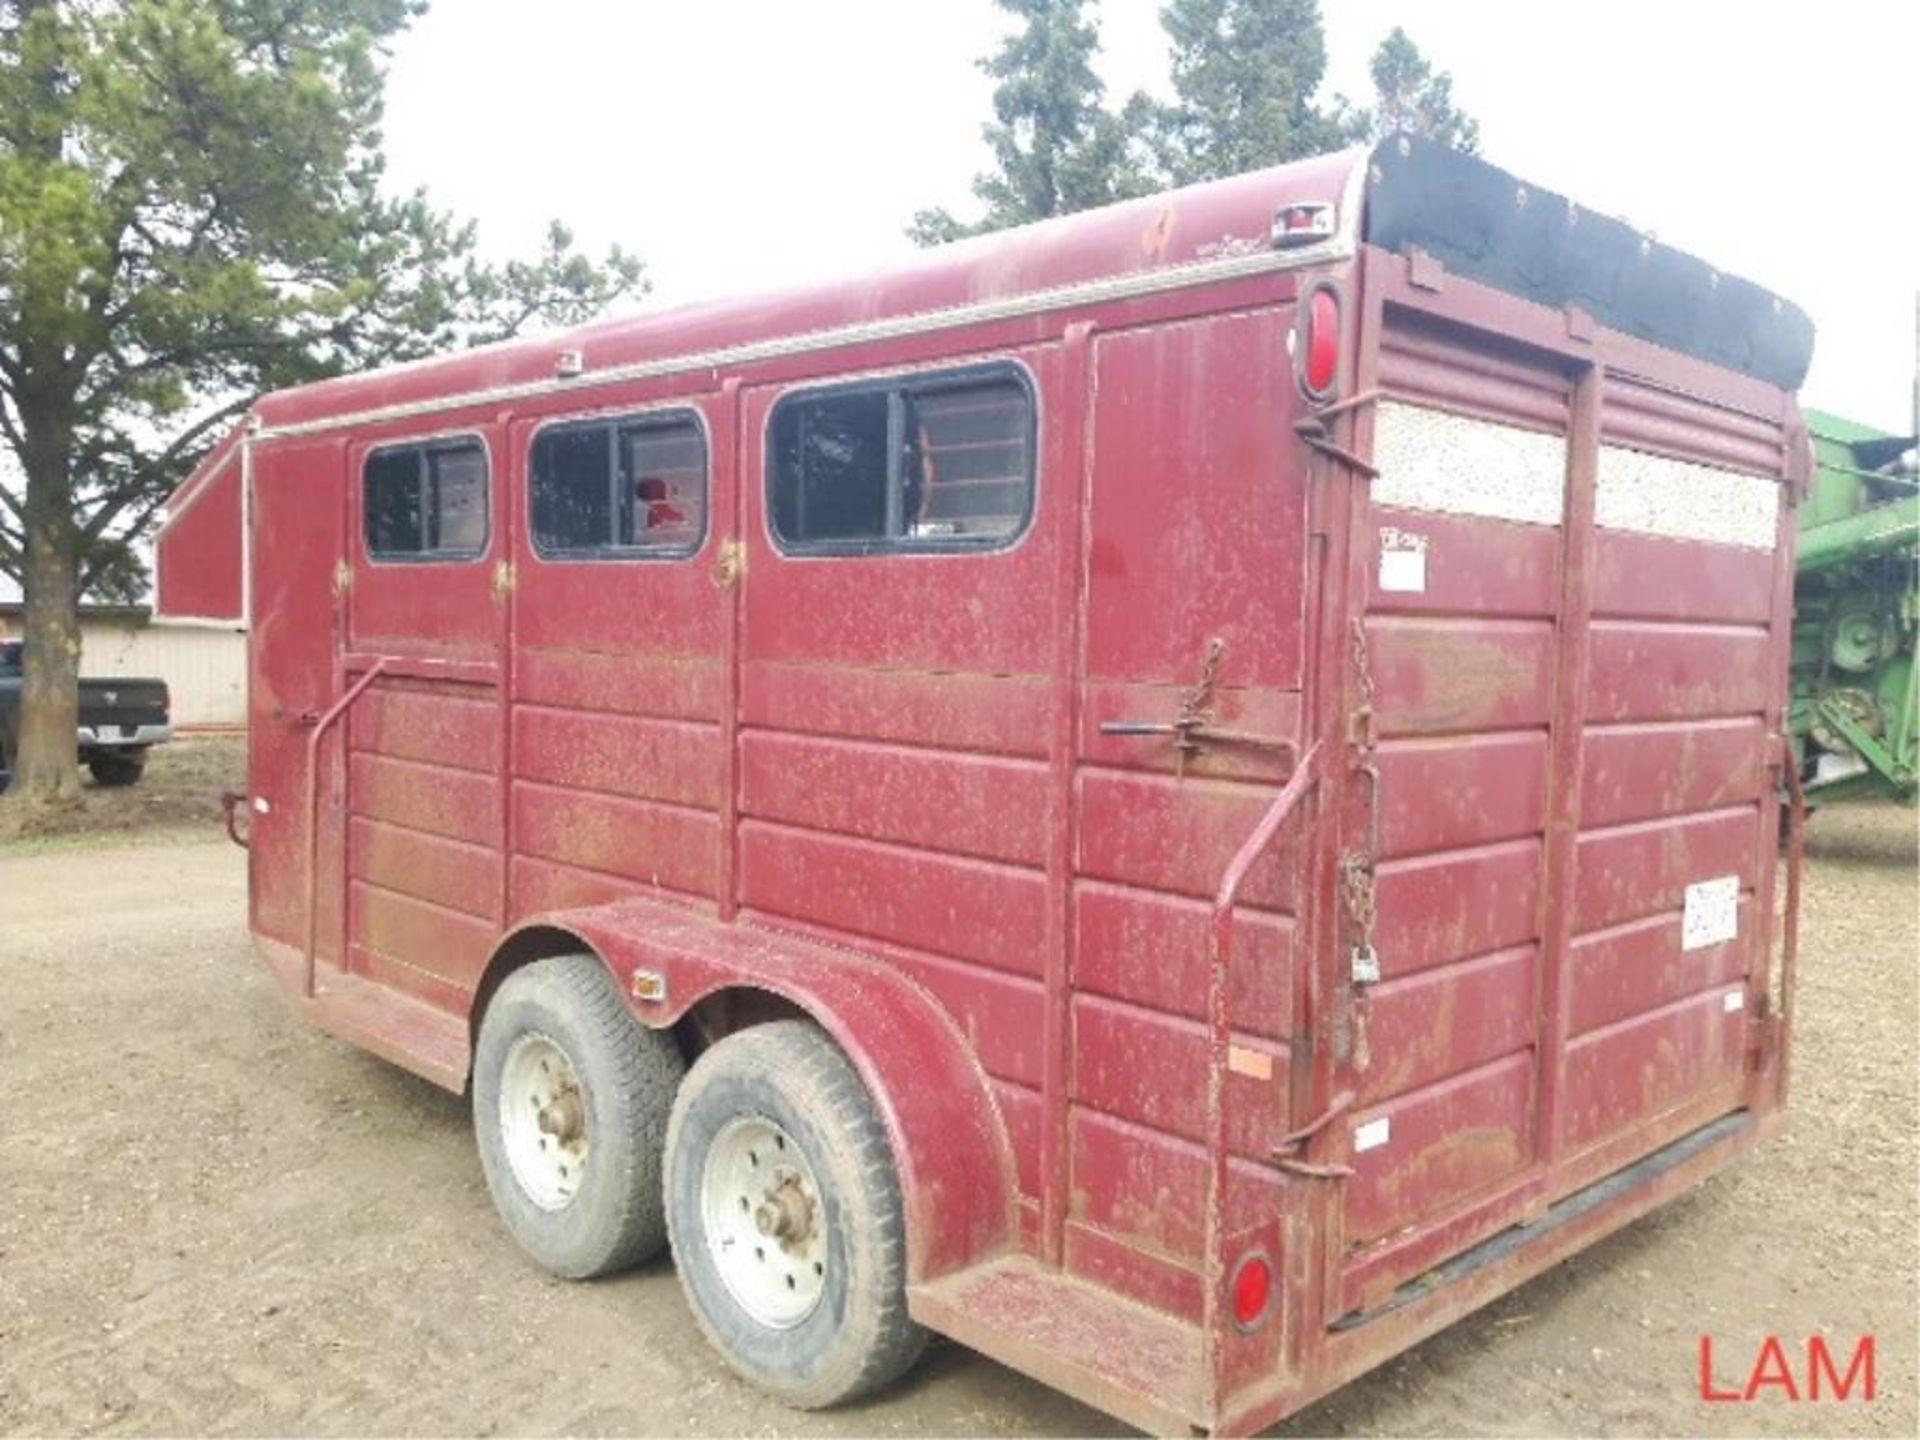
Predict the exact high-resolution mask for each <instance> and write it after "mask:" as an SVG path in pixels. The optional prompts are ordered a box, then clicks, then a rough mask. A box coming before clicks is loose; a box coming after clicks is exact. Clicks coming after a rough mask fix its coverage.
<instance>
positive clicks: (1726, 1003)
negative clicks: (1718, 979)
mask: <svg viewBox="0 0 1920 1440" xmlns="http://www.w3.org/2000/svg"><path fill="white" fill-rule="evenodd" d="M1720 1008H1721V1009H1722V1010H1724V1011H1726V1012H1727V1014H1729V1015H1731V1014H1733V1012H1734V1011H1736V1010H1744V1009H1746V1008H1747V992H1746V991H1744V990H1729V991H1728V992H1727V993H1726V994H1725V995H1723V996H1722V997H1721V998H1720Z"/></svg>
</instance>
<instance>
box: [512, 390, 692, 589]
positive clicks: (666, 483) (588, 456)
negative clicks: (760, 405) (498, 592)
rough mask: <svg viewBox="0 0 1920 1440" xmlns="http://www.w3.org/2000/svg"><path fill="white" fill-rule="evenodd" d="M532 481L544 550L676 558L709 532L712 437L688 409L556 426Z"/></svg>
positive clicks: (536, 536) (543, 444)
mask: <svg viewBox="0 0 1920 1440" xmlns="http://www.w3.org/2000/svg"><path fill="white" fill-rule="evenodd" d="M529 483H530V489H531V492H532V510H533V548H534V550H535V551H536V552H537V553H538V554H539V555H541V556H542V557H543V558H545V559H549V560H613V559H624V558H640V557H646V556H658V557H661V558H672V557H679V556H687V555H691V554H693V552H694V551H696V550H698V549H699V548H700V542H701V541H702V540H703V539H705V538H706V533H707V436H706V432H705V431H704V430H702V429H701V428H700V421H699V419H698V418H697V417H696V416H695V415H693V414H692V413H691V412H690V411H676V412H674V413H671V414H661V415H641V416H636V417H633V418H629V419H620V420H589V421H581V422H578V423H575V424H568V425H554V426H550V427H548V428H547V429H544V430H542V431H541V432H540V433H539V434H538V435H536V436H535V437H534V440H533V463H532V466H531V479H530V482H529Z"/></svg>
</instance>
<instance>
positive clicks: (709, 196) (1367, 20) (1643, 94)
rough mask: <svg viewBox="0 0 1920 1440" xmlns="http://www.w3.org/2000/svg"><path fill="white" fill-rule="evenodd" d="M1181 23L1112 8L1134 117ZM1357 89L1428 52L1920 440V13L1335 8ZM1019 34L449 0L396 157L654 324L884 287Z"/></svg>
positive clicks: (986, 28) (486, 239) (863, 10)
mask: <svg viewBox="0 0 1920 1440" xmlns="http://www.w3.org/2000/svg"><path fill="white" fill-rule="evenodd" d="M1158 8H1159V6H1158V0H1104V3H1103V4H1102V5H1101V6H1100V7H1099V10H1100V14H1101V17H1102V22H1103V23H1102V34H1103V37H1104V41H1105V48H1104V52H1103V54H1102V57H1101V68H1102V73H1103V75H1104V77H1105V78H1106V80H1107V83H1108V86H1109V91H1110V93H1111V94H1114V95H1124V94H1126V93H1128V92H1130V91H1132V90H1134V89H1136V88H1143V87H1144V88H1148V89H1160V88H1164V84H1165V43H1164V36H1163V35H1162V33H1161V30H1160V27H1159V22H1158V18H1157V12H1158ZM1321 8H1322V11H1323V12H1324V14H1325V18H1326V28H1327V42H1328V50H1329V60H1330V66H1329V74H1328V79H1327V90H1328V91H1329V92H1340V91H1344V92H1345V93H1347V94H1350V95H1353V96H1354V97H1356V98H1363V97H1364V96H1366V94H1367V93H1368V85H1367V78H1366V64H1367V59H1368V57H1369V56H1370V54H1371V53H1372V51H1373V48H1374V46H1375V45H1376V44H1377V43H1378V42H1379V40H1380V38H1381V37H1382V36H1383V35H1385V34H1386V33H1387V31H1388V30H1390V29H1391V28H1392V27H1393V26H1394V25H1395V24H1401V25H1404V26H1406V28H1407V29H1408V31H1409V32H1410V33H1411V34H1412V36H1413V38H1414V39H1415V41H1416V42H1417V43H1418V44H1419V45H1420V46H1421V47H1422V49H1423V50H1425V51H1426V53H1427V54H1428V56H1429V57H1431V58H1432V59H1433V60H1434V61H1435V62H1436V63H1437V64H1438V65H1439V66H1441V67H1442V68H1444V69H1447V70H1450V71H1452V72H1453V75H1454V86H1455V94H1456V95H1457V97H1458V98H1459V100H1460V101H1461V103H1462V104H1463V105H1465V107H1466V108H1467V109H1468V110H1469V111H1470V112H1471V113H1472V114H1474V115H1475V116H1476V117H1477V118H1478V119H1479V120H1480V124H1481V148H1482V152H1483V153H1484V154H1485V155H1486V156H1487V158H1489V159H1490V160H1492V161H1493V162H1494V163H1496V164H1498V165H1500V166H1501V167H1503V168H1505V169H1507V170H1510V171H1512V172H1514V173H1515V174H1517V175H1519V176H1521V177H1523V178H1525V179H1527V180H1529V181H1532V182H1533V183H1535V184H1538V185H1543V186H1546V187H1548V188H1550V189H1555V190H1559V191H1562V192H1564V193H1566V194H1568V195H1570V196H1571V197H1573V198H1574V199H1575V200H1577V201H1578V202H1580V203H1581V204H1583V205H1587V206H1590V207H1592V208H1595V209H1599V210H1604V211H1608V212H1611V213H1614V214H1618V215H1622V216H1625V217H1626V218H1628V219H1630V220H1632V221H1633V222H1634V223H1635V224H1637V225H1639V226H1641V227H1643V228H1645V229H1649V230H1652V231H1653V232H1654V233H1655V234H1657V235H1658V236H1659V237H1660V238H1661V239H1662V240H1665V241H1668V242H1670V243H1672V244H1675V245H1678V246H1680V247H1682V248H1683V249H1687V250H1690V251H1693V252H1694V253H1696V254H1698V255H1700V256H1702V257H1703V258H1705V259H1707V260H1709V261H1711V262H1712V263H1713V264H1715V265H1717V266H1719V267H1721V268H1723V269H1726V270H1730V271H1733V272H1734V273H1736V274H1741V275H1745V276H1747V277H1748V278H1750V279H1753V280H1757V281H1759V282H1760V283H1762V284H1763V285H1766V286H1767V287H1769V288H1770V289H1773V290H1776V291H1778V292H1779V293H1781V294H1783V295H1785V296H1787V297H1788V298H1790V299H1792V300H1794V301H1796V302H1797V303H1798V304H1800V305H1801V306H1803V307H1804V308H1805V309H1806V310H1807V311H1808V312H1809V313H1810V314H1811V315H1812V316H1813V319H1814V323H1815V325H1816V327H1817V328H1818V331H1819V338H1818V340H1817V342H1816V345H1815V349H1814V363H1813V373H1812V375H1811V377H1810V378H1809V380H1808V382H1807V385H1806V388H1805V390H1804V392H1803V398H1804V399H1805V401H1806V402H1807V403H1808V404H1810V405H1814V406H1818V407H1822V408H1826V409H1831V410H1835V411H1838V412H1840V413H1842V414H1845V415H1849V416H1852V417H1854V418H1856V419H1860V420H1864V421H1867V422H1869V423H1873V424H1877V425H1880V426H1883V427H1885V428H1887V429H1905V428H1906V427H1907V426H1909V425H1910V424H1911V415H1910V412H1911V406H1912V387H1913V376H1914V363H1915V361H1914V332H1915V313H1914V312H1915V297H1916V292H1917V291H1920V4H1914V3H1912V0H1879V3H1869V0H1824V3H1821V4H1817V5H1811V6H1809V5H1794V6H1791V7H1789V6H1786V5H1784V4H1769V3H1766V0H1745V3H1719V0H1605V3H1591V0H1589V3H1581V4H1577V5H1576V4H1571V3H1560V0H1322V7H1321ZM1005 29H1006V22H1005V17H1004V15H1003V14H1002V12H1000V11H999V10H998V9H997V8H996V7H995V6H994V5H993V4H992V3H991V0H540V3H537V4H529V3H527V0H434V4H433V8H432V9H431V11H430V12H429V13H428V15H427V16H426V18H425V19H424V20H422V21H421V22H420V23H419V24H418V25H417V26H416V27H415V28H414V29H413V30H412V31H411V32H410V33H409V34H408V35H406V36H405V37H404V38H402V39H401V40H400V41H399V42H398V44H397V45H396V47H395V50H394V53H393V57H392V73H391V85H390V95H389V106H388V123H387V148H388V154H389V157H390V161H391V174H392V177H393V180H394V182H395V184H396V185H406V186H411V185H415V184H419V185H425V186H426V187H427V188H428V190H429V191H430V192H431V194H432V196H433V198H434V199H435V200H436V201H437V202H438V203H439V204H441V205H442V206H444V207H446V208H449V209H452V210H454V211H456V212H457V213H460V214H463V215H467V216H471V217H473V218H474V219H476V220H478V221H479V222H480V233H481V239H482V244H483V246H484V248H485V249H486V250H487V251H488V252H489V253H492V254H495V255H502V256H504V255H508V254H513V253H519V252H525V251H527V250H529V249H531V248H532V247H533V246H534V245H535V244H537V242H538V240H539V236H540V232H541V229H542V227H543V226H544V224H545V221H546V219H547V218H548V217H551V216H557V217H560V218H562V219H565V220H566V221H568V222H569V223H570V224H571V225H573V227H574V228H575V230H576V232H577V233H578V235H579V236H580V237H581V239H582V240H583V242H585V243H588V244H590V245H593V246H595V247H599V246H603V245H605V244H606V243H608V242H611V241H616V240H617V241H618V242H620V243H621V244H622V245H624V246H626V247H627V248H628V249H630V250H632V251H634V252H636V253H637V254H639V255H640V256H641V258H642V259H644V260H645V261H646V262H647V265H648V271H649V276H650V278H651V279H652V281H653V285H654V291H653V294H652V295H651V296H650V297H649V298H648V301H647V303H648V304H649V305H659V304H671V303H674V302H677V301H681V300H687V299H692V298H695V297H698V296H705V295H711V294H717V293H726V292H751V291H753V290H755V289H760V288H763V287H767V286H770V285H780V284H785V283H788V282H791V281H794V280H799V279H807V278H813V277H826V276H832V275H835V274H844V273H853V272H857V271H859V270H860V269H861V268H862V267H863V266H868V265H871V264H874V263H876V262H881V261H884V260H886V259H888V258H890V257H897V256H899V255H901V254H903V253H905V252H906V251H907V249H908V248H909V247H908V245H907V242H906V240H905V239H904V238H903V235H902V227H903V226H904V225H905V224H906V223H907V221H908V219H909V218H910V217H911V215H912V213H913V211H914V210H916V209H918V208H921V207H923V206H928V205H935V204H948V205H950V206H953V207H954V208H956V209H960V210H962V212H963V213H964V212H965V206H966V203H967V201H968V199H969V194H968V189H967V185H968V181H969V179H970V178H971V177H972V175H973V174H974V173H975V171H977V170H978V169H980V168H981V166H982V165H983V164H984V163H985V160H986V150H985V146H984V145H983V144H982V143H981V140H980V125H981V122H982V121H983V120H984V119H985V118H986V117H987V114H988V95H989V90H990V82H989V81H988V80H987V78H986V77H985V76H983V75H981V74H980V72H979V71H978V69H977V68H976V67H975V65H974V63H973V62H974V61H975V59H976V58H977V57H979V56H980V55H981V54H983V53H985V52H987V51H989V50H991V49H992V48H993V47H994V45H995V44H996V43H997V40H998V38H999V36H1000V35H1001V34H1002V33H1004V31H1005Z"/></svg>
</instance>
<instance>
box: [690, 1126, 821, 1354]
mask: <svg viewBox="0 0 1920 1440" xmlns="http://www.w3.org/2000/svg"><path fill="white" fill-rule="evenodd" d="M700 1190H701V1217H702V1219H703V1221H704V1222H705V1229H706V1240H707V1249H708V1252H709V1253H710V1254H711V1255H712V1257H713V1261H714V1268H715V1269H716V1270H718V1271H719V1273H720V1278H721V1280H722V1282H723V1283H724V1284H725V1285H726V1287H727V1290H728V1293H730V1294H731V1295H732V1296H733V1298H734V1300H735V1301H736V1302H737V1303H738V1304H739V1306H740V1308H741V1309H742V1310H744V1311H745V1312H746V1313H747V1314H748V1315H749V1316H751V1317H752V1318H753V1319H754V1320H756V1321H758V1322H759V1323H760V1324H762V1325H765V1326H767V1327H768V1328H770V1329H775V1330H787V1329H791V1328H792V1327H794V1326H795V1325H798V1324H799V1323H800V1322H801V1321H803V1320H805V1319H806V1318H807V1316H809V1315H811V1314H812V1313H813V1311H814V1309H815V1307H816V1306H818V1305H819V1303H820V1297H821V1295H822V1294H824V1293H825V1290H826V1274H827V1256H828V1249H829V1245H828V1240H829V1236H828V1233H827V1232H828V1223H827V1215H826V1210H825V1207H824V1205H823V1204H822V1203H821V1196H820V1185H819V1182H818V1181H817V1180H816V1179H815V1178H814V1173H813V1167H812V1166H811V1165H810V1164H809V1163H808V1162H807V1158H806V1156H805V1155H804V1154H802V1153H801V1151H800V1147H799V1145H798V1144H796V1143H795V1141H794V1139H793V1137H792V1136H791V1135H789V1134H788V1133H787V1131H786V1130H785V1129H784V1128H782V1127H781V1126H780V1125H779V1124H778V1123H777V1122H775V1121H773V1120H769V1119H767V1118H765V1117H764V1116H758V1115H752V1116H741V1117H740V1118H739V1119H736V1120H734V1121H732V1122H730V1123H729V1124H728V1125H727V1126H726V1127H725V1128H724V1129H722V1130H721V1132H720V1133H719V1134H718V1135H716V1136H715V1137H714V1141H713V1144H712V1145H711V1146H710V1147H709V1148H708V1150H707V1157H706V1164H705V1168H704V1171H703V1173H702V1175H701V1186H700Z"/></svg>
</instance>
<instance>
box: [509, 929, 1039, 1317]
mask: <svg viewBox="0 0 1920 1440" xmlns="http://www.w3.org/2000/svg"><path fill="white" fill-rule="evenodd" d="M553 930H562V931H565V932H567V933H569V934H571V935H574V936H577V937H578V938H579V939H580V941H581V942H582V944H583V946H584V947H585V948H588V949H590V950H592V951H593V952H594V953H595V954H596V955H598V956H599V957H600V959H601V961H602V962H603V963H604V964H605V965H606V966H607V968H608V969H609V970H610V971H611V972H612V974H613V976H614V979H615V981H616V982H617V983H618V984H619V986H620V992H621V994H623V995H625V996H626V997H627V1001H628V1004H629V1005H631V1006H632V1008H633V1012H634V1014H635V1015H636V1016H637V1017H638V1018H639V1019H640V1021H641V1022H642V1023H643V1024H646V1025H648V1026H652V1027H654V1028H663V1027H666V1026H670V1025H673V1024H674V1023H675V1022H676V1021H678V1020H680V1019H681V1018H682V1017H683V1016H685V1015H686V1014H687V1012H688V1011H689V1010H691V1009H692V1008H693V1007H694V1006H695V1005H697V1004H699V1003H700V1002H701V1001H702V1000H704V999H707V998H708V997H710V996H713V995H716V994H718V993H720V992H722V991H726V990H731V989H757V990H762V991H766V992H768V993H771V994H774V995H777V996H780V997H782V998H783V999H785V1000H788V1001H790V1002H791V1003H793V1004H794V1005H796V1006H798V1007H799V1008H800V1009H801V1010H802V1011H804V1012H805V1013H806V1014H807V1015H808V1016H809V1017H811V1018H812V1019H813V1020H815V1021H816V1022H817V1023H818V1024H819V1025H820V1026H821V1027H822V1028H823V1029H824V1030H826V1032H827V1033H828V1034H829V1035H831V1036H832V1037H833V1039H834V1041H835V1043H837V1044H838V1045H839V1046H840V1048H841V1049H842V1050H844V1051H845V1052H846V1054H847V1056H848V1058H849V1059H850V1060H852V1061H853V1064H854V1067H855V1069H856V1070H858V1072H859V1074H860V1078H861V1080H862V1081H864V1082H865V1084H866V1087H867V1092H868V1093H869V1094H870V1095H871V1096H872V1097H873V1103H874V1108H875V1109H876V1110H877V1111H878V1112H879V1115H880V1117H881V1120H882V1123H884V1124H885V1126H886V1129H887V1135H888V1138H889V1140H890V1142H891V1144H892V1147H893V1155H894V1165H895V1169H896V1170H897V1172H898V1175H899V1180H900V1192H901V1200H902V1202H903V1206H904V1209H905V1213H906V1221H907V1265H908V1279H909V1281H911V1282H914V1283H920V1282H923V1281H927V1280H931V1279H934V1278H936V1277H938V1276H940V1275H943V1274H946V1273H948V1272H949V1271H953V1270H957V1269H961V1268H963V1267H965V1266H967V1265H970V1264H974V1263H976V1262H978V1261H980V1260H983V1259H986V1258H987V1257H989V1256H991V1255H994V1254H996V1253H998V1252H1000V1251H1002V1250H1006V1249H1009V1248H1011V1246H1012V1245H1013V1243H1014V1240H1015V1237H1016V1236H1017V1234H1018V1230H1017V1223H1018V1222H1017V1220H1016V1218H1015V1214H1016V1212H1015V1208H1014V1207H1015V1199H1016V1194H1017V1182H1016V1178H1015V1169H1014V1161H1013V1152H1012V1146H1011V1145H1010V1143H1009V1142H1008V1139H1007V1133H1006V1128H1005V1125H1004V1123H1003V1121H1002V1119H1001V1116H1000V1111H999V1107H998V1105H997V1104H996V1103H995V1101H994V1098H993V1092H992V1090H991V1088H990V1087H989V1085H988V1083H987V1078H986V1074H985V1072H984V1071H983V1070H982V1069H981V1068H980V1064H979V1061H978V1059H977V1058H976V1056H975V1055H974V1052H973V1050H972V1048H971V1047H970V1046H969V1045H968V1044H967V1042H966V1039H965V1037H964V1036H963V1035H962V1034H961V1032H960V1029H959V1027H958V1026H957V1025H955V1023H954V1021H953V1018H952V1017H951V1016H950V1015H949V1014H948V1013H947V1011H946V1010H945V1009H944V1007H942V1006H941V1005H940V1004H939V1002H938V1001H936V1000H935V999H934V998H933V997H932V996H931V995H930V994H929V993H928V992H927V991H926V990H925V989H924V988H922V987H921V986H920V985H919V984H918V983H916V982H915V981H913V980H912V979H910V978H908V977H907V976H905V975H903V974H902V973H900V971H898V970H896V969H894V968H893V967H891V966H888V965H884V964H881V963H880V962H878V961H876V960H875V959H873V958H872V957H871V956H867V955H862V954H860V953H858V952H856V951H853V950H850V949H843V948H841V947H839V946H836V945H828V944H823V943H821V942H819V941H816V940H811V939H808V938H806V937H803V936H797V935H788V934H782V933H780V932H776V931H771V930H763V929H758V928H754V927H750V926H745V925H739V924H728V923H725V922H722V921H720V920H716V919H714V918H712V917H710V916H705V915H701V914H698V913H696V912H694V911H691V910H687V909H684V908H682V907H680V906H677V905H671V904H666V903H662V902H659V901H652V900H626V901H621V902H619V903H617V904H613V905H596V906H592V907H588V908H584V909H580V910H570V911H562V912H557V913H553V914H548V915H544V916H540V917H538V918H537V919H534V920H531V921H529V922H528V923H527V924H526V925H524V926H522V927H521V928H520V929H519V930H518V931H516V932H515V936H519V935H527V934H531V933H533V932H538V931H546V932H548V933H551V932H552V931H553ZM515 936H509V937H508V939H507V940H506V941H505V942H504V944H503V946H502V952H503V953H508V952H511V951H512V950H513V949H514V948H515Z"/></svg>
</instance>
